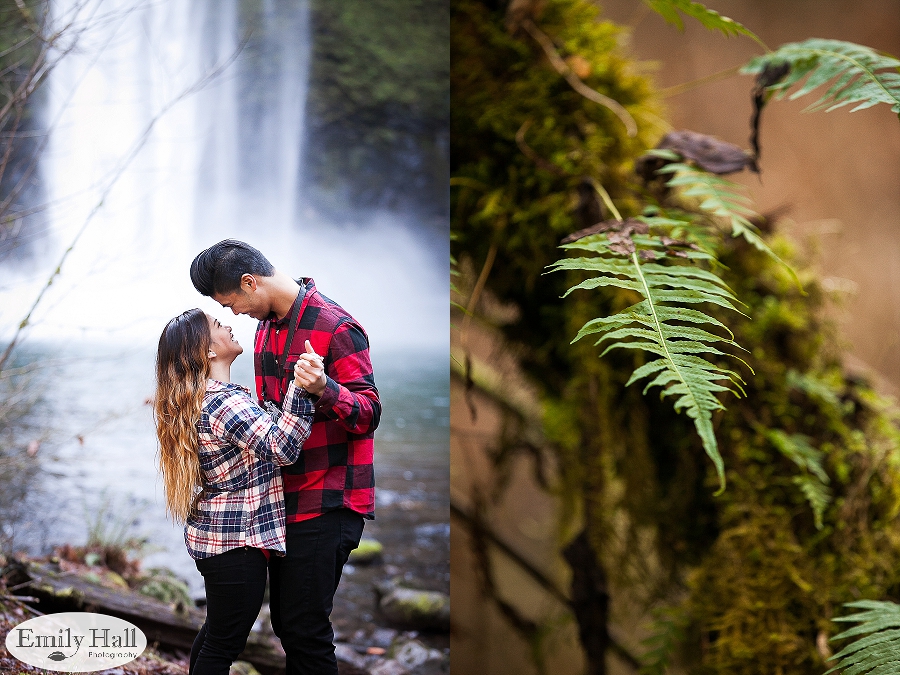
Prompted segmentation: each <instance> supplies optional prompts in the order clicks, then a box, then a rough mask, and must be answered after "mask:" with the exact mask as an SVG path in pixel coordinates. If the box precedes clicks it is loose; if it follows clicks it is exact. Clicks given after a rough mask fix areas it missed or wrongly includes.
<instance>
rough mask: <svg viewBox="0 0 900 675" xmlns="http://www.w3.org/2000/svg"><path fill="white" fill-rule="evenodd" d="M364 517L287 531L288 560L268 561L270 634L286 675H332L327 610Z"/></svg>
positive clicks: (338, 515) (336, 515) (321, 519)
mask: <svg viewBox="0 0 900 675" xmlns="http://www.w3.org/2000/svg"><path fill="white" fill-rule="evenodd" d="M362 531H363V517H362V516H361V515H360V514H358V513H356V512H355V511H351V510H350V509H338V510H337V511H328V512H327V513H323V514H322V515H321V516H317V517H315V518H312V519H310V520H304V521H302V522H300V523H289V524H288V526H287V556H285V557H284V558H281V557H278V556H271V559H270V560H269V607H270V609H271V613H272V628H273V629H274V631H275V634H276V635H277V636H278V637H279V638H281V644H282V646H283V647H284V651H285V653H286V654H287V673H286V675H337V672H338V670H337V660H336V659H335V657H334V631H332V629H331V618H330V617H331V608H332V604H333V601H334V592H335V591H336V590H337V587H338V582H340V580H341V571H342V570H343V568H344V563H346V562H347V557H348V556H349V555H350V551H352V550H353V549H355V548H356V547H357V546H359V540H360V537H362Z"/></svg>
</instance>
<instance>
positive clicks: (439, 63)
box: [276, 0, 450, 237]
mask: <svg viewBox="0 0 900 675" xmlns="http://www.w3.org/2000/svg"><path fill="white" fill-rule="evenodd" d="M276 4H277V3H276ZM311 13H312V19H311V21H312V34H313V36H314V42H313V60H312V67H311V72H310V82H309V96H308V99H307V116H308V126H309V131H308V136H309V143H310V147H309V149H308V152H307V156H308V158H309V171H310V174H311V175H310V178H311V180H312V181H313V182H314V183H315V184H316V186H317V190H316V191H315V192H314V194H313V197H314V198H316V201H318V202H319V204H320V205H322V206H328V207H334V208H338V209H340V208H344V209H346V207H347V205H348V204H347V202H348V201H349V203H350V205H353V206H370V205H380V206H396V205H397V204H394V203H393V202H397V201H398V200H402V199H408V200H411V201H413V202H415V205H416V206H419V207H422V208H424V210H425V211H426V212H428V213H435V212H437V213H440V216H441V218H442V221H441V230H442V231H441V236H442V237H445V236H446V229H444V228H445V227H446V220H445V219H446V202H447V196H446V195H447V192H446V190H447V179H448V176H447V173H446V165H447V156H446V143H447V139H446V128H447V120H448V117H449V103H450V100H449V91H448V86H447V82H448V76H449V69H450V56H449V51H448V49H447V43H448V39H449V35H448V33H449V24H450V16H449V7H448V5H447V3H446V2H443V1H442V0H342V2H331V1H330V0H315V1H314V2H312V3H311Z"/></svg>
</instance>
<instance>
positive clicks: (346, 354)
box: [316, 322, 381, 434]
mask: <svg viewBox="0 0 900 675" xmlns="http://www.w3.org/2000/svg"><path fill="white" fill-rule="evenodd" d="M328 356H329V359H328V360H329V362H330V365H329V368H328V372H327V373H326V374H325V389H324V390H323V391H322V393H321V395H320V396H319V400H318V401H317V402H316V410H317V411H319V412H322V413H324V414H325V415H327V416H328V417H330V418H331V419H334V420H336V421H337V422H339V423H340V424H341V426H343V427H344V428H345V429H346V430H347V431H349V432H350V433H353V434H368V433H372V432H373V431H375V429H377V428H378V422H379V421H380V419H381V400H380V399H379V398H378V389H376V388H375V378H374V376H373V374H372V362H371V361H370V360H369V340H368V339H367V338H366V335H365V333H363V332H362V330H361V329H360V328H359V327H358V326H357V325H356V324H354V323H353V322H345V323H343V324H341V325H340V326H338V327H337V329H336V330H335V332H334V333H333V334H332V336H331V342H330V344H329V347H328Z"/></svg>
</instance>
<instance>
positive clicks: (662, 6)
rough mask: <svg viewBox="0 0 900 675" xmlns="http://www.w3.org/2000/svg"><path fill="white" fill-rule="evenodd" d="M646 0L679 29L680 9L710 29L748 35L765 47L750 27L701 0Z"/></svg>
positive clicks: (728, 34)
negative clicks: (699, 0)
mask: <svg viewBox="0 0 900 675" xmlns="http://www.w3.org/2000/svg"><path fill="white" fill-rule="evenodd" d="M644 2H645V3H646V4H647V5H648V6H649V7H650V9H652V10H653V11H654V12H656V13H657V14H659V15H660V16H662V18H664V19H665V20H666V21H668V22H669V23H671V24H672V25H674V26H675V27H677V28H678V30H684V23H683V22H682V20H681V16H680V15H679V14H678V11H679V10H680V11H682V12H684V13H685V14H687V15H688V16H690V17H692V18H694V19H697V21H699V22H700V23H702V24H703V25H704V26H705V27H706V28H709V29H710V30H717V31H720V32H722V33H724V34H725V35H727V36H729V37H730V36H732V35H746V36H747V37H749V38H751V39H752V40H754V41H756V43H757V44H759V45H762V47H763V48H765V44H763V42H762V40H760V39H759V37H758V36H757V35H756V34H755V33H754V32H753V31H751V30H750V29H749V28H747V27H745V26H743V25H742V24H739V23H738V22H737V21H735V20H734V19H729V18H728V17H727V16H722V15H721V14H719V13H718V12H716V11H714V10H712V9H709V8H708V7H706V6H705V5H703V4H701V3H699V2H692V0H644Z"/></svg>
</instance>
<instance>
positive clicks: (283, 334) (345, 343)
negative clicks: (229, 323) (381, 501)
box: [253, 278, 381, 523]
mask: <svg viewBox="0 0 900 675" xmlns="http://www.w3.org/2000/svg"><path fill="white" fill-rule="evenodd" d="M301 281H302V282H304V283H305V284H306V294H305V295H303V297H302V304H301V306H300V313H299V318H298V320H297V329H296V331H295V332H294V338H293V340H292V342H291V347H290V349H289V350H288V356H287V359H286V361H285V363H284V368H282V369H279V367H278V360H279V359H280V358H281V356H282V354H283V353H284V346H285V342H286V341H287V338H288V333H289V330H290V326H289V325H288V324H289V322H290V317H291V315H292V314H294V312H293V310H294V308H293V307H292V308H291V311H290V312H288V314H287V315H286V316H285V317H284V318H283V319H281V320H279V321H261V322H260V324H259V326H258V327H257V329H256V337H255V339H254V349H253V359H254V366H255V370H256V393H257V395H258V396H259V400H260V401H265V400H270V401H274V402H275V403H277V404H279V405H280V404H281V401H282V398H283V397H284V394H285V392H286V391H287V387H288V384H289V382H290V381H291V380H292V379H293V376H294V364H295V363H296V362H297V359H298V358H299V357H300V355H301V354H304V353H306V346H305V342H306V340H309V342H310V344H311V345H312V346H313V349H315V351H316V353H317V354H319V355H321V356H322V357H324V362H325V375H326V377H327V384H326V386H325V391H323V392H322V395H321V396H320V397H319V400H318V401H316V403H315V408H316V412H315V416H314V417H313V424H312V428H311V430H310V434H309V438H308V439H307V440H306V442H305V443H304V444H303V451H302V452H301V453H300V458H299V459H298V460H297V461H296V462H295V463H294V464H291V465H289V466H285V467H282V476H283V479H284V505H285V513H286V516H287V522H288V523H297V522H300V521H303V520H309V519H310V518H315V517H316V516H319V515H321V514H323V513H326V512H327V511H333V510H335V509H340V508H348V509H352V510H353V511H356V512H357V513H360V514H362V515H363V516H364V517H366V518H370V519H371V518H374V517H375V473H374V470H373V467H372V458H373V450H374V440H373V437H374V432H375V429H376V428H377V427H378V421H379V418H380V417H381V401H380V400H379V399H378V390H377V389H376V388H375V378H374V377H373V374H372V363H371V361H370V360H369V338H368V337H367V336H366V332H365V331H364V330H363V328H362V326H360V325H359V324H358V323H357V322H356V320H355V319H354V318H353V317H352V316H350V315H349V314H348V313H347V312H346V311H345V310H344V309H343V308H342V307H341V306H340V305H338V304H337V303H336V302H334V301H333V300H330V299H328V298H326V297H325V296H324V295H322V294H320V293H319V292H318V291H317V290H316V285H315V283H314V282H313V280H312V279H309V278H307V279H302V280H301ZM298 300H300V296H299V295H298ZM295 302H296V301H295ZM264 392H265V396H264Z"/></svg>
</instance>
